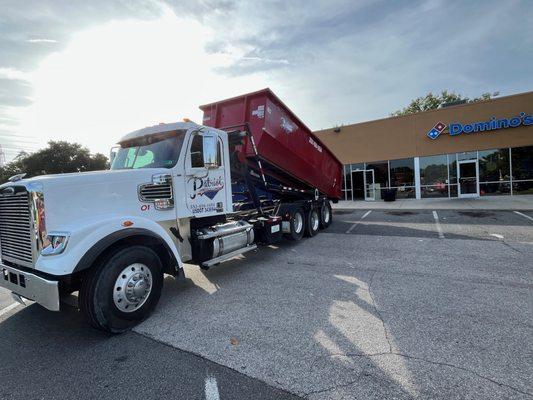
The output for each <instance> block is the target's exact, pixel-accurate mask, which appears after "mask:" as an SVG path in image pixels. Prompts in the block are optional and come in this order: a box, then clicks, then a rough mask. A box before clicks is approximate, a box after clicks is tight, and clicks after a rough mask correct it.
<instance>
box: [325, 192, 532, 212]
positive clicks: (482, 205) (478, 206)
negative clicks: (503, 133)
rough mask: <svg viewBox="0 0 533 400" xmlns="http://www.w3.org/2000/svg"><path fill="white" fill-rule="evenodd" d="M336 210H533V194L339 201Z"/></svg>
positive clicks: (334, 206) (334, 207)
mask: <svg viewBox="0 0 533 400" xmlns="http://www.w3.org/2000/svg"><path fill="white" fill-rule="evenodd" d="M332 206H333V209H334V210H398V209H402V210H522V211H524V210H525V211H530V210H533V195H523V196H487V197H479V198H472V199H458V198H451V199H450V198H444V199H420V200H415V199H406V200H396V201H393V202H385V201H383V200H377V201H363V200H358V201H339V203H338V204H332Z"/></svg>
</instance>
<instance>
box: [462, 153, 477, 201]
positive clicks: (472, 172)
mask: <svg viewBox="0 0 533 400" xmlns="http://www.w3.org/2000/svg"><path fill="white" fill-rule="evenodd" d="M458 174H459V197H478V196H479V167H478V162H477V160H465V161H459V171H458Z"/></svg>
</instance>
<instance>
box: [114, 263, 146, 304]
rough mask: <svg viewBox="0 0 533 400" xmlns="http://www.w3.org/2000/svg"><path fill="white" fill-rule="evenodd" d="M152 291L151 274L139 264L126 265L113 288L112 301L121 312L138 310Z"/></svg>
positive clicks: (144, 266)
mask: <svg viewBox="0 0 533 400" xmlns="http://www.w3.org/2000/svg"><path fill="white" fill-rule="evenodd" d="M151 291H152V273H151V272H150V269H149V268H148V267H147V266H146V265H144V264H141V263H135V264H131V265H128V266H127V267H126V268H124V269H123V270H122V272H121V273H120V274H119V275H118V278H117V280H116V281H115V285H114V286H113V301H114V303H115V306H116V307H117V308H118V309H119V310H120V311H122V312H126V313H130V312H133V311H136V310H138V309H139V308H141V307H142V306H143V304H144V303H146V300H148V297H149V296H150V293H151Z"/></svg>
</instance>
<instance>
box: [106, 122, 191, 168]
mask: <svg viewBox="0 0 533 400" xmlns="http://www.w3.org/2000/svg"><path fill="white" fill-rule="evenodd" d="M184 137H185V131H174V132H165V133H164V135H153V136H148V137H143V138H140V139H136V140H132V141H131V142H128V143H122V144H121V146H120V149H119V150H118V152H117V155H116V156H115V159H114V160H113V164H112V165H111V169H136V168H172V167H173V166H174V165H176V162H177V161H178V157H179V155H180V150H181V146H182V145H183V139H184Z"/></svg>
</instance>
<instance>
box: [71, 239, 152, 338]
mask: <svg viewBox="0 0 533 400" xmlns="http://www.w3.org/2000/svg"><path fill="white" fill-rule="evenodd" d="M162 287H163V268H162V265H161V260H160V259H159V257H158V256H157V254H156V253H155V252H154V251H153V250H152V249H150V248H148V247H145V246H131V247H126V248H122V249H119V250H117V251H115V252H114V253H112V254H111V255H110V256H109V257H107V258H106V259H105V260H104V261H103V262H102V263H101V264H99V265H95V266H94V267H93V268H92V270H90V271H89V273H88V275H87V276H86V277H85V279H84V280H83V282H82V287H81V289H80V299H79V304H80V309H81V311H82V312H83V314H84V315H85V318H86V319H87V321H88V322H89V324H90V325H92V326H93V327H94V328H97V329H100V330H104V331H107V332H111V333H121V332H124V331H127V330H128V329H131V328H132V327H133V326H135V325H136V324H138V323H139V322H141V321H142V320H144V319H145V318H147V317H148V316H149V315H150V313H151V312H152V311H153V309H154V308H155V306H156V305H157V303H158V301H159V297H160V296H161V289H162Z"/></svg>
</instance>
